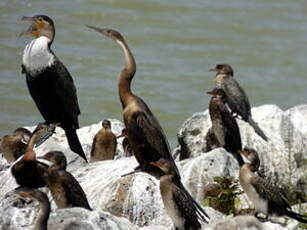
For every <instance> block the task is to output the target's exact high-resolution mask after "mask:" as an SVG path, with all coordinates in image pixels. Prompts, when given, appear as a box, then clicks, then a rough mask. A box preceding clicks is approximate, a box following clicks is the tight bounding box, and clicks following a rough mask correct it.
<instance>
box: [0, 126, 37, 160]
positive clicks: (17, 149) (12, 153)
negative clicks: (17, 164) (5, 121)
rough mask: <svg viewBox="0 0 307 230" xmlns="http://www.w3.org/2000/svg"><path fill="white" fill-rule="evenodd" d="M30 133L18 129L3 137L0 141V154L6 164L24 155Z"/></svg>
mask: <svg viewBox="0 0 307 230" xmlns="http://www.w3.org/2000/svg"><path fill="white" fill-rule="evenodd" d="M31 135H32V133H31V132H30V131H29V130H27V129H25V128H18V129H16V130H15V131H14V132H13V133H12V134H9V135H5V136H4V137H3V138H2V139H1V140H0V152H1V153H2V154H3V157H4V158H5V159H6V160H7V162H8V163H12V162H14V161H15V160H17V159H18V158H19V157H20V156H21V155H22V154H24V152H25V150H26V147H27V144H26V143H25V141H28V140H29V139H30V137H31Z"/></svg>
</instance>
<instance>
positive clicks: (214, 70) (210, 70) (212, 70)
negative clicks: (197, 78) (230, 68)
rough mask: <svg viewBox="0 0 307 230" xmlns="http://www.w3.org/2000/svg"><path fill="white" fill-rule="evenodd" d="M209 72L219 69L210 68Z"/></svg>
mask: <svg viewBox="0 0 307 230" xmlns="http://www.w3.org/2000/svg"><path fill="white" fill-rule="evenodd" d="M209 72H217V69H216V68H213V69H209Z"/></svg>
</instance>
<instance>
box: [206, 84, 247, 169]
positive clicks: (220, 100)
mask: <svg viewBox="0 0 307 230" xmlns="http://www.w3.org/2000/svg"><path fill="white" fill-rule="evenodd" d="M207 93H208V94H210V95H212V98H211V100H210V103H209V113H210V118H211V121H212V128H211V130H212V132H213V135H214V137H215V138H216V139H215V140H216V141H217V143H218V146H219V147H223V148H225V149H226V151H227V152H230V153H232V154H233V156H234V157H235V158H236V159H237V161H238V163H239V165H243V163H244V161H243V159H242V157H241V156H240V155H239V154H238V150H241V149H242V143H241V136H240V130H239V127H238V124H237V122H236V119H235V118H234V117H233V116H232V115H231V113H230V112H229V111H228V109H227V107H226V95H225V92H224V90H223V89H219V88H214V89H213V90H212V91H210V92H207ZM209 131H210V130H209ZM211 139H212V140H214V138H213V137H212V136H211ZM207 142H208V140H207ZM217 143H216V144H217ZM211 144H212V143H211Z"/></svg>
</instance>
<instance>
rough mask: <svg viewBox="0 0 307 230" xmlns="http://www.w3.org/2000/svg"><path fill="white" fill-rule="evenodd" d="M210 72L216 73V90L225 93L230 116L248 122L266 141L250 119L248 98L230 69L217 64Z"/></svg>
mask: <svg viewBox="0 0 307 230" xmlns="http://www.w3.org/2000/svg"><path fill="white" fill-rule="evenodd" d="M210 71H214V72H216V76H215V83H216V88H221V89H223V90H224V91H225V94H226V101H227V105H228V106H229V108H230V110H231V112H232V114H233V115H235V116H238V115H239V116H240V117H241V118H242V120H244V121H246V122H248V123H249V124H250V125H251V126H252V127H253V128H254V130H255V132H256V133H257V134H258V135H259V136H260V137H261V138H262V139H263V140H265V141H267V140H268V138H267V136H266V135H265V134H264V132H263V131H262V130H261V129H260V127H259V126H258V124H257V123H256V122H255V121H254V120H253V118H252V113H251V106H250V103H249V100H248V97H247V95H246V93H245V92H244V90H243V89H242V88H241V86H240V85H239V83H238V82H237V81H236V79H234V77H233V69H232V67H231V66H230V65H228V64H218V65H216V66H215V68H214V69H211V70H210Z"/></svg>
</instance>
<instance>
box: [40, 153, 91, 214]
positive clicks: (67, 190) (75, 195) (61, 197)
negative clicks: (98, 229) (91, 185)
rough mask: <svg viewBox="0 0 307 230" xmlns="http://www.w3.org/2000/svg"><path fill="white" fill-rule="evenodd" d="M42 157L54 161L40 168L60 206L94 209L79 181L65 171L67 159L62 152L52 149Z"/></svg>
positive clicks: (55, 200)
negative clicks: (46, 166)
mask: <svg viewBox="0 0 307 230" xmlns="http://www.w3.org/2000/svg"><path fill="white" fill-rule="evenodd" d="M40 159H44V160H48V161H50V162H52V165H51V166H50V167H49V168H40V169H39V170H40V173H41V175H42V177H43V179H44V181H45V182H46V184H47V187H48V188H49V190H50V192H51V195H52V197H53V199H54V202H55V203H56V205H57V207H58V208H70V207H82V208H86V209H88V210H92V209H91V207H90V205H89V203H88V200H87V198H86V194H85V192H84V191H83V189H82V187H81V185H80V184H79V182H78V181H77V180H76V179H75V177H74V176H73V175H71V174H70V173H69V172H67V171H65V169H66V165H67V161H66V157H65V156H64V154H63V153H62V152H59V151H52V152H49V153H47V154H45V155H44V156H43V157H40Z"/></svg>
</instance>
